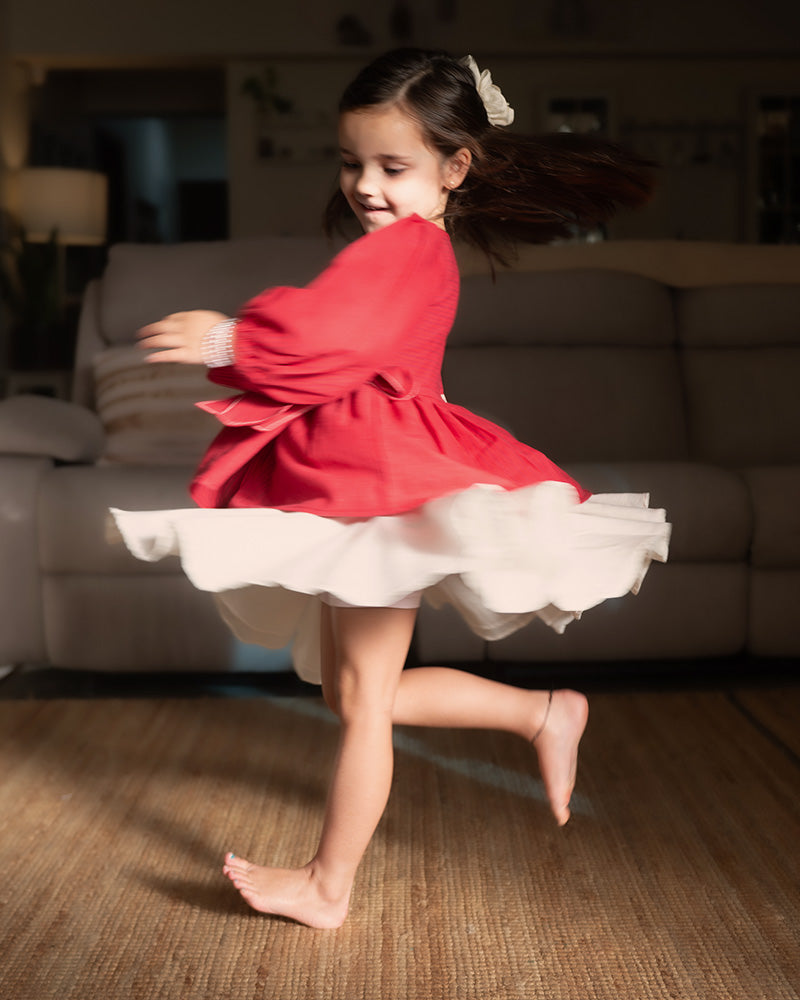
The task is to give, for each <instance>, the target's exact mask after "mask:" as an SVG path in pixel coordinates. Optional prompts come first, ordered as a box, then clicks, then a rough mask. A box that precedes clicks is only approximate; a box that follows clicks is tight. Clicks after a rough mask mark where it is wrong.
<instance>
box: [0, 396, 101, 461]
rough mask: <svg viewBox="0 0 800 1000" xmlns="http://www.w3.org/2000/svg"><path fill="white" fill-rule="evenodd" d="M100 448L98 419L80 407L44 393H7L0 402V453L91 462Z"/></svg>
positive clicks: (99, 453)
mask: <svg viewBox="0 0 800 1000" xmlns="http://www.w3.org/2000/svg"><path fill="white" fill-rule="evenodd" d="M104 448H105V431H104V430H103V425H102V423H101V422H100V418H99V417H98V416H97V414H96V413H92V411H91V410H87V409H85V408H84V407H82V406H77V405H76V404H75V403H68V402H66V401H65V400H61V399H50V398H49V397H47V396H26V395H23V396H11V397H10V398H9V399H4V400H2V401H1V402H0V453H3V454H6V455H39V456H47V457H49V458H53V459H57V460H59V461H62V462H94V461H96V460H97V459H98V458H99V457H100V456H101V455H102V454H103V451H104Z"/></svg>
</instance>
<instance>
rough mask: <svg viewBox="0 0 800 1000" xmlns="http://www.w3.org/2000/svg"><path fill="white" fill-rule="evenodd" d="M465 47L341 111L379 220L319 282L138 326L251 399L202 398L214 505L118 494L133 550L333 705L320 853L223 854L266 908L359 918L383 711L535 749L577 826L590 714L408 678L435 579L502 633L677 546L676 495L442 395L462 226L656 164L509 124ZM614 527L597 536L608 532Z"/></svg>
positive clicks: (355, 98) (625, 186)
mask: <svg viewBox="0 0 800 1000" xmlns="http://www.w3.org/2000/svg"><path fill="white" fill-rule="evenodd" d="M512 114H513V113H512V112H511V109H510V108H509V107H508V105H507V104H506V102H505V100H504V98H503V97H502V95H501V94H500V92H499V90H497V88H496V87H494V85H492V83H491V78H490V77H489V76H488V74H487V73H483V74H481V73H479V72H478V70H477V67H476V66H475V64H474V62H473V61H472V60H471V59H468V60H467V61H459V60H457V59H454V58H452V57H450V56H447V55H445V54H441V53H429V52H423V51H417V50H402V51H398V52H393V53H389V54H388V55H386V56H383V57H381V58H379V59H377V60H376V61H375V62H374V63H373V64H372V65H370V66H369V67H367V68H366V69H365V70H363V71H362V73H361V74H359V76H358V77H357V78H356V79H355V80H354V81H353V83H352V84H351V85H350V86H349V87H348V88H347V90H346V91H345V94H344V97H343V98H342V101H341V105H340V122H339V143H340V146H341V155H342V163H341V172H340V185H339V191H338V192H337V194H336V195H335V196H334V198H333V199H332V201H331V203H330V204H329V206H328V209H327V214H326V223H327V228H328V230H329V231H330V230H331V229H332V228H334V227H336V226H338V225H340V224H341V223H343V222H344V221H346V219H347V218H348V217H349V218H352V217H353V216H354V217H355V219H357V221H358V222H359V223H360V225H361V228H362V229H363V230H364V234H365V235H363V236H362V237H361V238H360V239H357V240H356V241H355V242H353V243H351V244H350V245H349V246H348V247H347V248H346V249H345V250H344V251H343V252H342V253H341V254H339V255H338V256H337V257H336V258H335V259H334V261H333V263H332V264H331V265H330V266H329V267H328V269H327V270H325V271H324V272H323V273H322V274H321V275H320V276H319V277H318V278H317V279H316V280H315V281H313V282H312V283H311V284H310V285H309V286H308V287H307V288H302V289H296V288H275V289H272V290H269V291H267V292H265V293H263V294H262V295H260V296H259V297H257V298H256V299H254V300H253V301H251V302H250V303H248V304H247V305H246V306H245V307H244V308H243V310H242V311H241V314H240V315H239V316H238V318H236V319H228V318H226V317H224V316H222V315H220V314H218V313H213V312H208V311H195V312H189V313H179V314H175V315H172V316H168V317H166V318H165V319H163V320H161V321H160V322H157V323H153V324H152V325H150V326H148V327H145V328H144V329H143V330H142V331H141V338H142V340H141V343H142V346H143V347H145V348H149V349H154V350H155V353H152V354H150V355H149V357H148V360H149V361H151V362H153V363H160V362H168V361H178V362H183V363H186V364H201V363H204V364H206V365H208V366H209V368H210V372H211V375H210V377H211V378H212V380H213V381H215V382H218V383H222V384H224V385H228V386H231V387H233V388H234V389H236V390H237V391H238V393H239V394H238V395H237V396H236V397H235V398H233V399H232V400H228V401H226V402H222V403H209V404H202V405H204V406H205V407H206V408H207V409H210V410H211V411H212V412H215V413H216V414H217V416H218V417H219V419H220V420H221V422H222V423H223V425H225V426H224V428H223V430H222V431H221V433H220V435H219V436H218V438H217V439H216V441H215V442H214V443H213V444H212V446H211V448H210V449H209V451H208V453H207V455H206V457H205V459H204V461H203V463H202V465H201V467H200V469H199V471H198V473H197V476H196V478H195V480H194V482H193V485H192V494H193V497H194V499H195V500H196V501H197V503H198V504H199V509H192V510H181V511H166V512H164V511H161V512H149V513H133V512H116V515H117V518H118V522H119V524H120V527H121V529H122V531H123V534H124V535H125V537H126V540H127V542H128V545H129V546H130V547H131V549H132V550H133V552H134V553H135V554H137V555H138V556H140V557H141V558H150V559H155V558H160V557H161V556H162V555H164V554H166V553H168V552H177V553H180V555H181V557H182V559H183V565H184V568H185V570H186V572H187V573H188V575H189V577H190V578H191V579H192V581H193V582H194V583H195V584H196V585H197V586H199V587H201V588H204V589H206V590H211V591H214V592H216V593H217V594H218V598H219V602H220V606H221V609H222V613H223V615H224V617H225V618H226V620H227V621H228V622H229V624H230V625H231V626H232V627H233V628H234V630H235V631H236V633H237V635H239V636H240V637H241V638H243V639H245V640H247V641H251V642H252V641H260V642H263V643H264V644H267V645H277V646H281V645H283V644H285V643H286V642H288V641H289V640H290V639H293V655H294V661H295V665H296V667H297V669H298V671H299V672H300V673H301V675H302V676H304V677H306V678H309V679H318V680H321V683H322V691H323V695H324V697H325V700H326V702H327V704H328V705H329V706H330V708H331V710H332V711H333V712H335V713H336V714H337V716H338V717H339V719H340V722H341V729H340V740H339V748H338V753H337V756H336V761H335V764H334V768H333V776H332V780H331V785H330V792H329V797H328V801H327V806H326V811H325V818H324V823H323V827H322V833H321V837H320V841H319V847H318V849H317V851H316V853H315V855H314V857H313V858H312V859H311V861H309V862H308V864H306V865H304V866H303V867H302V868H299V869H276V868H269V867H262V866H259V865H256V864H253V863H251V862H250V861H246V860H244V859H243V858H239V857H237V856H235V855H234V854H232V853H231V854H228V855H226V858H225V862H224V868H223V871H224V872H225V874H226V875H227V876H228V878H229V879H230V880H231V881H232V883H233V884H234V886H235V887H236V888H237V889H238V890H239V891H240V893H241V894H242V896H243V897H244V899H245V900H246V901H247V902H248V903H249V904H250V905H251V906H252V907H254V908H255V909H256V910H259V911H262V912H264V913H272V914H281V915H283V916H286V917H289V918H293V919H294V920H297V921H300V922H302V923H305V924H308V925H310V926H312V927H327V928H330V927H338V926H339V925H341V924H342V922H343V921H344V919H345V917H346V915H347V910H348V904H349V898H350V890H351V887H352V884H353V879H354V876H355V873H356V869H357V867H358V864H359V862H360V860H361V857H362V855H363V854H364V851H365V850H366V847H367V845H368V843H369V841H370V838H371V836H372V834H373V832H374V830H375V827H376V825H377V823H378V821H379V819H380V817H381V814H382V813H383V810H384V807H385V804H386V801H387V797H388V794H389V787H390V784H391V778H392V766H393V758H392V726H393V725H394V724H395V723H397V724H401V725H413V726H463V727H470V728H481V727H491V728H497V729H502V730H507V731H510V732H512V733H517V734H518V735H519V736H521V737H522V738H523V739H526V740H528V741H529V742H530V743H531V744H533V747H534V749H535V750H536V753H537V755H538V763H539V768H540V771H541V774H542V778H543V782H544V786H545V789H546V792H547V796H548V799H549V802H550V805H551V808H552V811H553V813H554V815H555V818H556V820H557V822H558V823H559V824H564V823H566V822H567V820H568V818H569V815H570V812H569V801H570V797H571V794H572V790H573V786H574V784H575V769H576V761H577V753H578V744H579V741H580V738H581V735H582V733H583V730H584V727H585V725H586V720H587V714H588V708H587V703H586V699H585V698H584V697H583V695H581V694H579V693H577V692H575V691H556V692H546V691H527V690H519V689H516V688H513V687H510V686H507V685H504V684H499V683H496V682H493V681H489V680H487V679H483V678H479V677H476V676H473V675H470V674H467V673H462V672H459V671H456V670H451V669H444V668H418V669H414V670H408V671H405V672H404V671H403V665H404V661H405V659H406V654H407V652H408V648H409V643H410V641H411V635H412V631H413V628H414V622H415V616H416V609H417V607H418V606H419V603H420V599H421V595H422V594H423V593H424V594H425V596H426V598H427V599H429V600H430V601H431V602H432V603H434V604H439V603H441V602H443V601H449V602H451V603H453V604H455V606H456V607H457V608H458V609H459V610H460V611H461V613H462V614H463V615H464V617H465V618H466V620H467V622H468V623H469V624H470V626H471V627H472V628H473V629H474V630H475V631H476V632H478V633H479V634H480V635H482V636H484V637H486V638H499V637H501V636H503V635H506V634H508V633H509V632H511V631H513V630H514V629H516V628H519V627H521V626H522V625H524V624H525V623H527V622H529V621H530V620H531V619H532V618H533V617H535V616H538V617H540V618H542V619H543V620H544V621H545V622H546V623H547V624H549V625H551V626H552V627H553V628H555V629H557V630H558V631H563V629H564V627H565V625H566V623H567V622H568V621H569V620H571V619H573V618H577V617H579V615H580V612H581V611H582V610H584V609H585V608H588V607H591V606H592V605H594V604H597V603H599V602H600V601H602V600H604V599H605V598H606V597H610V596H616V595H620V594H622V593H624V592H626V591H627V590H630V589H635V588H636V587H637V586H638V584H639V582H640V581H641V578H642V576H643V575H644V573H645V571H646V568H647V566H648V564H649V562H650V560H651V559H652V558H657V559H660V560H663V559H665V558H666V549H667V538H668V526H667V525H666V524H665V523H664V512H663V511H649V510H648V509H647V502H646V498H639V499H638V501H636V502H637V503H638V506H634V500H633V498H631V497H629V496H626V497H603V498H598V497H591V496H590V494H589V493H588V492H587V491H585V490H584V489H582V488H581V487H580V486H579V485H578V484H577V483H575V482H574V481H573V480H572V479H570V477H569V476H567V475H566V474H565V473H564V472H563V471H562V470H560V469H559V468H558V467H556V466H555V465H553V464H552V463H551V462H550V461H549V460H548V459H547V458H545V457H544V456H543V455H542V454H541V453H539V452H536V451H534V450H533V449H531V448H529V447H527V446H525V445H523V444H521V443H520V442H518V441H516V440H515V439H514V438H513V437H511V435H509V434H508V433H506V432H505V431H503V430H501V429H500V428H498V427H496V426H494V425H493V424H491V423H489V422H488V421H486V420H483V419H481V418H479V417H476V416H474V415H473V414H471V413H469V412H468V411H466V410H464V409H462V408H460V407H458V406H453V405H450V404H448V403H447V402H446V401H445V400H444V398H443V396H442V384H441V379H440V374H439V371H440V366H441V361H442V356H443V352H444V343H445V339H446V336H447V333H448V331H449V329H450V326H451V323H452V321H453V317H454V314H455V310H456V299H457V293H458V273H457V269H456V263H455V259H454V256H453V251H452V247H451V243H450V234H452V235H453V236H459V237H461V238H462V239H465V240H467V241H469V242H471V243H472V244H474V245H476V246H478V247H480V248H482V249H483V250H485V251H486V252H487V253H488V254H489V255H490V258H492V257H493V258H494V259H502V254H503V252H504V244H506V243H510V242H511V241H514V240H518V239H526V240H531V241H541V240H547V239H549V238H551V237H553V236H554V235H557V234H559V233H563V232H565V231H568V230H569V228H570V227H571V226H572V225H574V224H576V223H578V224H585V225H594V224H596V223H598V222H600V221H602V220H603V219H606V218H607V217H608V216H609V215H610V214H611V212H612V211H613V210H614V208H615V206H616V205H618V204H638V203H640V202H641V201H643V200H644V199H645V197H646V196H647V194H648V191H649V185H650V181H649V174H648V172H647V169H646V165H645V164H643V163H642V162H641V161H638V160H636V159H635V158H633V157H631V156H628V155H627V154H625V153H623V152H622V151H620V150H617V149H615V148H613V147H611V146H608V145H605V144H602V143H600V142H597V141H592V140H585V139H579V138H576V137H562V138H560V139H557V138H551V139H532V138H526V137H523V136H514V135H511V134H509V133H507V132H506V131H504V128H503V126H504V125H505V124H507V123H508V122H509V121H510V120H511V117H512ZM599 541H602V544H598V543H599Z"/></svg>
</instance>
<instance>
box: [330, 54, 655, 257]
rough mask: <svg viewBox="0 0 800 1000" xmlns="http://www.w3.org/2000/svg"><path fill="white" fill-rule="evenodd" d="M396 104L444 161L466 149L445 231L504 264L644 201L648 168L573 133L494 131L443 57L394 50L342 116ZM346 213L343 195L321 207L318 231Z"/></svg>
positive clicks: (465, 76)
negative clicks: (519, 252)
mask: <svg viewBox="0 0 800 1000" xmlns="http://www.w3.org/2000/svg"><path fill="white" fill-rule="evenodd" d="M380 104H386V105H398V106H399V107H401V108H402V109H403V111H404V112H406V113H407V114H408V115H409V116H410V117H412V118H413V119H414V120H415V121H416V122H417V124H418V125H419V126H420V129H421V130H422V134H423V136H424V138H425V142H426V144H427V145H428V146H429V147H430V148H431V149H435V150H436V151H437V152H439V153H440V154H441V155H443V156H445V157H450V156H452V155H453V154H454V153H456V152H457V151H458V150H459V149H462V148H466V149H468V150H469V151H470V153H471V154H472V164H471V166H470V169H469V173H468V174H467V177H466V179H465V180H464V182H463V183H462V185H461V186H460V187H459V188H457V189H456V190H454V191H453V192H451V194H450V197H449V198H448V202H447V209H446V212H445V224H446V226H447V229H448V231H449V232H450V234H451V235H452V236H453V237H454V238H457V239H461V240H464V241H465V242H467V243H470V244H472V245H473V246H476V247H478V248H479V249H481V250H483V251H484V252H485V253H486V254H487V255H488V256H489V258H490V260H496V261H499V262H501V263H504V262H505V261H506V259H507V257H508V254H509V251H510V249H511V247H512V246H513V244H514V243H515V242H517V241H520V240H521V241H524V242H528V243H546V242H549V241H551V240H553V239H555V238H556V237H559V236H567V235H570V234H571V233H573V232H574V231H575V229H576V228H577V229H590V228H593V227H594V226H596V225H598V224H600V223H602V222H605V221H607V220H608V219H609V218H610V217H611V216H612V215H613V214H614V213H615V211H616V210H617V209H618V208H620V207H623V206H624V207H636V206H639V205H642V204H644V202H646V201H647V199H648V198H649V197H650V194H651V193H652V188H653V172H652V167H653V166H654V165H653V164H651V163H649V162H648V161H646V160H643V159H641V158H640V157H638V156H636V155H635V154H633V153H631V152H628V151H627V150H625V149H623V148H621V147H619V146H616V145H614V144H612V143H610V142H607V141H605V140H603V139H599V138H596V137H593V136H589V135H577V134H573V133H554V134H552V135H541V136H530V135H521V134H519V133H515V132H511V131H509V130H508V129H507V128H503V127H500V126H496V125H492V124H491V123H490V122H489V119H488V117H487V114H486V109H485V108H484V105H483V101H482V100H481V98H480V96H479V95H478V91H477V89H476V87H475V80H474V77H473V75H472V71H471V70H470V69H469V68H468V67H467V66H465V65H464V64H463V63H461V62H460V61H459V60H458V59H455V58H453V57H452V56H450V55H448V54H447V53H445V52H430V51H427V50H424V49H396V50H394V51H392V52H387V53H386V54H385V55H382V56H379V57H378V58H377V59H376V60H375V61H374V62H372V63H370V64H369V65H368V66H366V67H365V68H364V69H363V70H362V71H361V72H360V73H359V74H358V76H356V78H355V79H354V80H353V81H352V83H350V85H349V86H348V87H347V89H346V90H345V92H344V94H343V95H342V99H341V101H340V102H339V112H340V113H342V112H344V111H355V110H358V109H359V108H366V107H372V106H375V105H380ZM351 216H352V213H351V211H350V208H349V206H348V204H347V201H346V199H345V197H344V195H343V194H342V193H341V191H338V190H337V191H336V192H335V193H334V195H333V196H332V197H331V200H330V201H329V203H328V206H327V208H326V210H325V217H324V224H325V231H326V232H327V233H328V234H329V235H330V234H331V233H332V232H333V231H334V230H335V229H341V227H342V224H343V223H344V221H345V220H347V219H348V218H350V217H351Z"/></svg>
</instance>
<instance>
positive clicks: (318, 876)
mask: <svg viewBox="0 0 800 1000" xmlns="http://www.w3.org/2000/svg"><path fill="white" fill-rule="evenodd" d="M325 612H326V622H327V626H328V627H329V633H328V636H327V639H326V644H327V654H328V658H327V662H326V663H325V664H324V669H323V675H324V682H325V689H326V697H328V698H329V700H330V701H334V702H335V705H336V707H337V709H338V714H339V717H340V720H341V732H340V739H339V748H338V752H337V756H336V762H335V765H334V771H333V778H332V781H331V785H330V790H329V794H328V803H327V807H326V812H325V820H324V823H323V828H322V836H321V838H320V842H319V847H318V849H317V852H316V854H315V856H314V857H313V858H312V860H311V861H310V862H309V863H308V864H307V865H305V866H304V867H303V868H299V869H278V868H266V867H262V866H259V865H254V864H251V863H250V862H249V861H246V860H244V859H242V858H237V857H234V856H233V855H231V854H229V855H227V856H226V859H225V865H224V868H223V871H224V872H225V874H226V875H227V876H228V878H230V879H231V881H232V882H233V884H234V885H235V886H236V888H237V889H238V890H239V891H240V892H241V894H242V896H243V897H244V899H245V900H246V901H247V902H248V903H249V904H250V905H251V906H252V907H253V908H254V909H256V910H259V911H261V912H263V913H274V914H280V915H281V916H285V917H290V918H291V919H293V920H298V921H300V922H301V923H304V924H308V925H310V926H312V927H339V926H340V925H341V924H342V923H343V922H344V919H345V917H346V916H347V909H348V903H349V899H350V890H351V888H352V885H353V879H354V877H355V873H356V869H357V868H358V864H359V862H360V861H361V858H362V856H363V854H364V851H365V850H366V848H367V845H368V844H369V841H370V839H371V837H372V834H373V833H374V831H375V827H376V826H377V825H378V821H379V820H380V818H381V816H382V814H383V811H384V809H385V807H386V801H387V799H388V796H389V788H390V786H391V781H392V770H393V764H394V759H393V750H392V710H393V705H394V701H395V697H396V694H397V686H398V682H399V679H400V676H401V672H402V669H403V664H404V662H405V658H406V655H407V653H408V647H409V644H410V642H411V634H412V632H413V629H414V621H415V618H416V611H415V610H414V609H397V608H335V609H328V608H326V609H325Z"/></svg>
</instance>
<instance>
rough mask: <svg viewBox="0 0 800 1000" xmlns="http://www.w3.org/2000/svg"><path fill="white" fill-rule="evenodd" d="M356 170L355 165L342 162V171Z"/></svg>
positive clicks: (347, 161) (356, 165)
mask: <svg viewBox="0 0 800 1000" xmlns="http://www.w3.org/2000/svg"><path fill="white" fill-rule="evenodd" d="M356 169H358V164H357V163H351V162H350V161H349V160H343V161H342V170H356Z"/></svg>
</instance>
